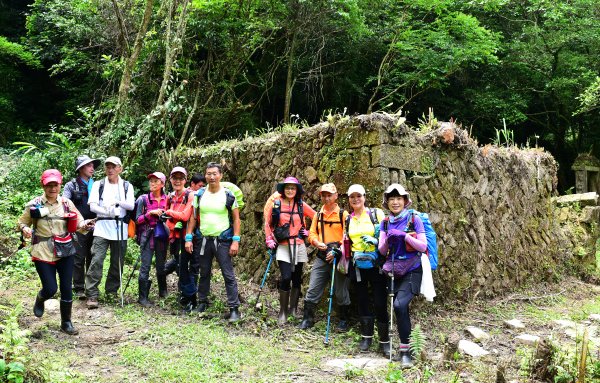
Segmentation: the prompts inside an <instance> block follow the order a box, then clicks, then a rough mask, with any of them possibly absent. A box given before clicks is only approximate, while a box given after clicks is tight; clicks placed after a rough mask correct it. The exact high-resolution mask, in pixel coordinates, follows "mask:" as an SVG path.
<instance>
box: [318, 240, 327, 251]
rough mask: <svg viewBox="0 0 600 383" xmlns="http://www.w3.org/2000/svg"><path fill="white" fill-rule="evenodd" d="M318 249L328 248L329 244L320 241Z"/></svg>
mask: <svg viewBox="0 0 600 383" xmlns="http://www.w3.org/2000/svg"><path fill="white" fill-rule="evenodd" d="M317 249H319V250H327V245H326V244H324V243H323V242H319V243H317Z"/></svg>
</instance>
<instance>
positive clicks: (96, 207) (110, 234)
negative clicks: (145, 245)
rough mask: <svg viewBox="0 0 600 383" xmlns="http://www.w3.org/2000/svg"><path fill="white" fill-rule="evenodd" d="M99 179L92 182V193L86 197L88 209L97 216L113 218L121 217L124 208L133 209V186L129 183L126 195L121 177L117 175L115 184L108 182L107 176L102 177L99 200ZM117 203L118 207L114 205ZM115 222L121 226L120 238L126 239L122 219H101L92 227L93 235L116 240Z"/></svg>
mask: <svg viewBox="0 0 600 383" xmlns="http://www.w3.org/2000/svg"><path fill="white" fill-rule="evenodd" d="M100 183H101V182H99V181H97V182H94V184H93V185H92V193H91V194H90V198H89V199H88V204H89V205H90V210H91V211H93V212H94V213H96V214H97V215H98V218H105V217H110V218H114V217H115V216H117V215H118V216H119V217H120V218H123V217H124V216H125V210H133V207H134V204H135V197H134V192H133V186H132V185H131V183H130V184H129V186H128V187H127V195H125V189H124V186H123V179H122V178H121V177H119V180H118V182H117V183H115V184H111V183H110V182H108V178H104V191H103V192H102V200H101V201H100V196H99V191H100ZM116 203H118V204H119V207H115V204H116ZM117 222H118V224H119V226H121V239H122V240H126V239H127V225H126V224H124V223H122V221H115V220H114V219H113V220H101V219H99V220H98V221H97V222H96V226H95V227H94V237H102V238H106V239H108V240H112V241H117V240H119V238H117Z"/></svg>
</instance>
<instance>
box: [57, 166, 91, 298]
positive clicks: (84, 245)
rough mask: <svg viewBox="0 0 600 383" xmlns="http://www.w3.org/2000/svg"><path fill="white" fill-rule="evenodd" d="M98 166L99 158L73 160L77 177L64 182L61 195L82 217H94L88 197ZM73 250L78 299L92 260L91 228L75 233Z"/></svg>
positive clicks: (83, 288) (74, 290)
mask: <svg viewBox="0 0 600 383" xmlns="http://www.w3.org/2000/svg"><path fill="white" fill-rule="evenodd" d="M98 166H100V160H97V159H92V158H90V157H88V156H86V155H82V156H79V157H77V159H76V160H75V173H77V177H75V178H73V179H72V180H71V181H69V182H67V183H66V184H65V188H64V189H63V197H65V198H68V199H70V200H71V201H73V203H74V204H75V207H76V208H77V210H78V211H79V212H80V213H81V215H82V216H83V218H84V219H93V218H96V213H93V212H92V211H91V210H90V206H89V205H88V199H89V196H90V193H91V191H92V185H93V184H94V179H93V178H92V177H93V175H94V171H95V170H96V168H97V167H98ZM75 235H76V236H77V241H75V250H77V254H75V257H74V259H73V294H74V295H75V297H77V298H79V299H85V273H86V272H87V270H88V268H89V267H90V262H91V261H92V242H93V240H94V232H93V230H90V231H88V232H87V233H75Z"/></svg>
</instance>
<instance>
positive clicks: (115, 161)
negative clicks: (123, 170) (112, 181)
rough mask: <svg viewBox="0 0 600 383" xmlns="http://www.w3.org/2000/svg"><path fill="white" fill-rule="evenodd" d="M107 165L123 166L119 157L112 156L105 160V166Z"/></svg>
mask: <svg viewBox="0 0 600 383" xmlns="http://www.w3.org/2000/svg"><path fill="white" fill-rule="evenodd" d="M106 164H115V165H118V166H123V163H122V162H121V159H120V158H119V157H115V156H111V157H108V158H107V159H105V160H104V165H106Z"/></svg>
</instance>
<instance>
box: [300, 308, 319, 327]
mask: <svg viewBox="0 0 600 383" xmlns="http://www.w3.org/2000/svg"><path fill="white" fill-rule="evenodd" d="M316 307H317V305H316V304H314V303H312V302H307V301H304V316H303V317H302V323H300V324H299V325H298V328H299V329H300V330H307V329H309V328H311V327H312V326H314V325H315V308H316Z"/></svg>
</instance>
